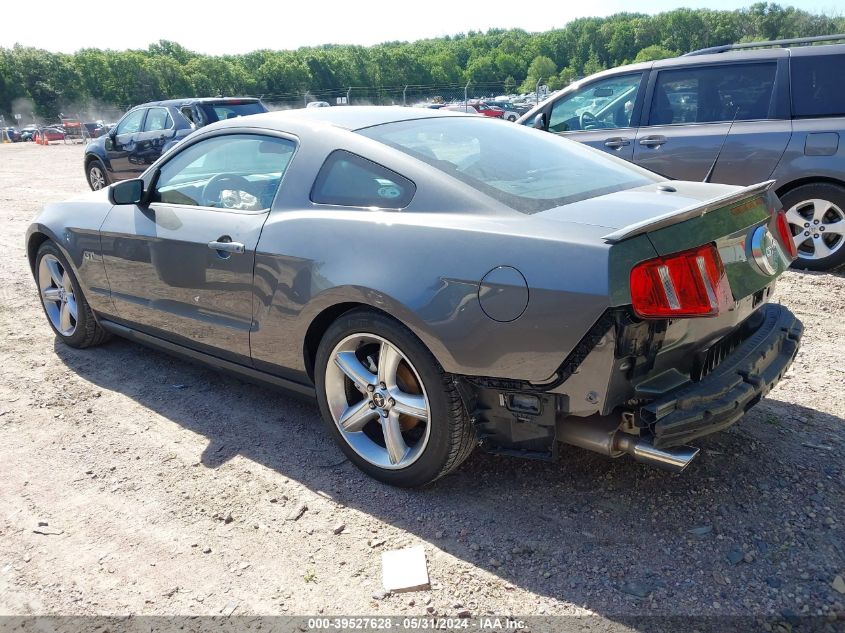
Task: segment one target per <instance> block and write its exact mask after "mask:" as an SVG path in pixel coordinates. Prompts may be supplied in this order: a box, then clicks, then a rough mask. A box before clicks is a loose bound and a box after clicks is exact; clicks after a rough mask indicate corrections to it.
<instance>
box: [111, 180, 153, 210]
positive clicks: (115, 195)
mask: <svg viewBox="0 0 845 633" xmlns="http://www.w3.org/2000/svg"><path fill="white" fill-rule="evenodd" d="M143 198H144V181H143V180H141V179H140V178H135V179H133V180H124V181H121V182H119V183H117V184H114V185H112V186H111V187H110V188H109V200H110V201H111V203H112V204H140V202H141V200H142V199H143Z"/></svg>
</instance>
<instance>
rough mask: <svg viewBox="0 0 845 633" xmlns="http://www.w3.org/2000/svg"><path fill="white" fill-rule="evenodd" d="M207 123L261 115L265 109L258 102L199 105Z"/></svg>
mask: <svg viewBox="0 0 845 633" xmlns="http://www.w3.org/2000/svg"><path fill="white" fill-rule="evenodd" d="M199 108H200V110H202V112H203V114H204V115H205V117H206V119H208V122H209V123H216V122H217V121H224V120H226V119H234V118H235V117H239V116H247V115H248V114H261V113H262V112H267V108H265V107H264V105H262V103H261V102H260V101H247V102H244V103H201V104H200V105H199Z"/></svg>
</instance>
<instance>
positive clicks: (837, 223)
mask: <svg viewBox="0 0 845 633" xmlns="http://www.w3.org/2000/svg"><path fill="white" fill-rule="evenodd" d="M786 220H787V222H789V226H790V228H791V229H792V240H793V241H794V242H795V247H796V248H797V249H798V256H799V257H801V258H803V259H823V258H825V257H830V256H831V255H833V254H834V253H836V252H837V251H839V249H840V248H842V245H843V243H845V213H843V211H842V209H840V208H839V207H838V206H837V205H835V204H833V203H832V202H830V201H828V200H820V199H818V198H815V199H812V200H805V201H803V202H799V203H798V204H796V205H794V206H793V207H791V208H790V209H789V211H787V212H786Z"/></svg>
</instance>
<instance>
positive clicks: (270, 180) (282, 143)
mask: <svg viewBox="0 0 845 633" xmlns="http://www.w3.org/2000/svg"><path fill="white" fill-rule="evenodd" d="M295 149H296V143H294V142H293V141H290V140H288V139H283V138H277V137H273V136H263V135H258V134H226V135H224V136H215V137H213V138H209V139H206V140H204V141H200V142H199V143H195V144H194V145H190V146H188V147H186V148H185V149H184V150H182V151H181V152H178V153H177V154H176V155H175V156H174V157H173V158H172V159H170V160H169V161H167V162H166V163H165V164H164V165H163V166H162V167H161V170H160V172H159V175H158V179H157V181H156V185H155V191H154V192H153V196H152V201H153V202H163V203H165V204H185V205H193V206H203V207H215V208H220V209H228V210H240V211H261V210H264V209H269V208H270V205H271V204H272V203H273V198H274V197H275V195H276V190H277V189H278V188H279V183H280V182H281V180H282V176H283V175H284V173H285V170H286V169H287V167H288V164H289V163H290V160H291V158H292V157H293V152H294V150H295Z"/></svg>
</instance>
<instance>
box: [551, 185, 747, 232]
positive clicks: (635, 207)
mask: <svg viewBox="0 0 845 633" xmlns="http://www.w3.org/2000/svg"><path fill="white" fill-rule="evenodd" d="M669 188H671V189H674V191H668V190H667V189H669ZM740 189H741V188H740V187H734V186H731V185H714V184H711V183H704V182H683V181H676V180H673V181H667V182H662V183H661V182H658V183H653V184H649V185H646V186H643V187H637V188H636V189H627V190H625V191H617V192H615V193H609V194H607V195H604V196H598V197H595V198H589V199H587V200H581V201H579V202H573V203H572V204H567V205H564V206H562V207H555V208H554V209H549V210H548V211H543V212H542V213H538V214H537V217H540V218H543V219H544V220H561V221H564V222H575V223H577V224H587V225H592V226H602V227H606V228H608V229H620V228H622V227H625V226H630V225H632V224H637V223H639V222H643V221H644V220H649V219H651V218H655V217H658V216H661V215H664V214H667V213H671V212H673V211H678V210H680V209H684V208H688V207H691V206H695V205H698V204H701V203H703V202H706V201H708V200H712V199H714V198H718V197H720V196H724V195H726V194H730V193H732V192H734V191H739V190H740Z"/></svg>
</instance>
